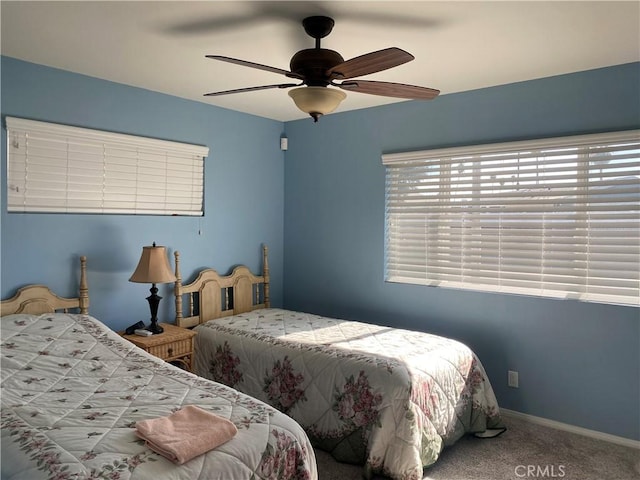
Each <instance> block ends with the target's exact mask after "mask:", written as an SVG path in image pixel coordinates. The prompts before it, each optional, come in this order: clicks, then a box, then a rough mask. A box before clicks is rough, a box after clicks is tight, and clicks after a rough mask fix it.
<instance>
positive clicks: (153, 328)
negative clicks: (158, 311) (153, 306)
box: [147, 320, 164, 335]
mask: <svg viewBox="0 0 640 480" xmlns="http://www.w3.org/2000/svg"><path fill="white" fill-rule="evenodd" d="M147 330H149V331H150V332H151V333H153V334H154V335H157V334H158V333H162V332H164V329H163V328H162V327H161V326H160V325H158V323H157V322H154V321H153V320H152V321H151V325H149V326H148V327H147Z"/></svg>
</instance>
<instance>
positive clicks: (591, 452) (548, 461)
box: [316, 417, 640, 480]
mask: <svg viewBox="0 0 640 480" xmlns="http://www.w3.org/2000/svg"><path fill="white" fill-rule="evenodd" d="M505 424H506V425H507V428H508V430H507V431H506V432H505V433H503V434H502V435H501V436H499V437H497V438H492V439H478V438H473V437H465V438H463V439H461V440H460V441H459V442H458V443H456V444H455V445H454V446H453V447H451V448H448V449H445V451H444V452H442V454H441V455H440V458H439V459H438V461H437V462H436V463H435V464H434V465H432V466H431V467H429V468H427V469H425V471H424V477H423V478H424V480H521V479H524V480H533V479H556V480H558V479H561V480H640V450H637V449H634V448H629V447H622V446H619V445H615V444H612V443H609V442H604V441H600V440H594V439H592V438H589V437H585V436H582V435H577V434H573V433H568V432H564V431H560V430H556V429H553V428H548V427H544V426H541V425H536V424H533V423H529V422H526V421H524V420H521V419H517V418H513V417H506V418H505ZM316 457H317V460H318V470H319V480H361V478H362V468H361V467H359V466H355V465H346V464H341V463H337V462H335V461H334V460H333V459H332V458H331V456H329V455H328V454H327V453H325V452H320V451H316ZM382 478H385V477H375V479H376V480H379V479H382Z"/></svg>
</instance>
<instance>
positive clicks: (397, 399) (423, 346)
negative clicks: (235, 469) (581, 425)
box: [195, 309, 504, 480]
mask: <svg viewBox="0 0 640 480" xmlns="http://www.w3.org/2000/svg"><path fill="white" fill-rule="evenodd" d="M196 330H197V332H198V335H197V336H196V354H195V371H196V373H198V374H199V375H201V376H204V377H207V378H211V379H213V380H216V381H218V382H221V383H225V384H227V385H229V386H233V387H234V388H237V389H238V390H241V391H243V392H245V393H248V394H249V395H252V396H254V397H256V398H258V399H260V400H263V401H265V402H267V403H269V404H271V405H273V406H275V407H277V408H278V409H279V410H281V411H283V412H285V413H287V414H288V415H290V416H291V417H292V418H294V419H295V420H296V421H298V423H300V425H302V426H303V427H304V428H305V430H306V431H307V433H308V434H309V437H310V438H311V441H312V442H313V443H314V444H315V445H316V446H318V447H320V448H322V449H324V450H327V451H329V452H331V454H332V455H333V456H334V457H335V458H336V459H338V460H342V461H347V462H352V463H361V464H364V465H365V470H364V473H365V475H366V476H371V474H372V473H383V474H385V475H387V476H390V477H392V478H394V479H401V480H416V479H421V478H422V476H423V467H426V466H428V465H431V464H432V463H434V462H435V461H436V459H437V458H438V456H439V455H440V452H441V450H442V449H443V448H444V447H445V446H447V445H451V444H453V443H454V442H455V441H456V440H458V439H459V438H460V437H461V436H462V435H464V434H465V433H483V434H486V435H488V436H491V435H495V434H498V433H500V432H502V431H503V430H504V429H503V428H502V423H501V419H500V415H499V408H498V404H497V402H496V398H495V395H494V393H493V390H492V388H491V385H490V384H489V380H488V379H487V376H486V374H485V371H484V369H483V367H482V365H481V363H480V361H479V360H478V359H477V357H476V356H475V354H474V353H473V352H472V351H471V350H470V349H469V348H468V347H467V346H465V345H464V344H462V343H460V342H457V341H454V340H451V339H447V338H443V337H439V336H435V335H430V334H426V333H421V332H415V331H408V330H400V329H392V328H388V327H383V326H378V325H372V324H367V323H360V322H352V321H351V322H349V321H344V320H337V319H331V318H325V317H320V316H317V315H311V314H306V313H300V312H293V311H287V310H280V309H266V310H255V311H253V312H249V313H244V314H240V315H235V316H232V317H227V318H221V319H216V320H212V321H209V322H207V323H205V324H203V325H200V326H199V327H197V328H196Z"/></svg>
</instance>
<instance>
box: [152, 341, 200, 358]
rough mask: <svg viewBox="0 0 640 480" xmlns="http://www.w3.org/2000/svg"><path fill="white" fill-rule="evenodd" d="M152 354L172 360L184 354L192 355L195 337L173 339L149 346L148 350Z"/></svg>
mask: <svg viewBox="0 0 640 480" xmlns="http://www.w3.org/2000/svg"><path fill="white" fill-rule="evenodd" d="M147 351H148V352H149V353H150V354H151V355H155V356H156V357H158V358H161V359H163V360H171V359H173V358H176V357H182V356H184V355H191V353H192V352H193V338H189V339H187V340H173V341H171V342H169V343H165V344H162V345H156V346H154V347H149V349H148V350H147Z"/></svg>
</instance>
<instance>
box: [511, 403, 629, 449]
mask: <svg viewBox="0 0 640 480" xmlns="http://www.w3.org/2000/svg"><path fill="white" fill-rule="evenodd" d="M500 413H501V414H503V415H504V416H505V417H514V418H519V419H521V420H524V421H526V422H531V423H536V424H538V425H543V426H545V427H550V428H555V429H556V430H563V431H565V432H571V433H577V434H578V435H584V436H585V437H591V438H595V439H596V440H604V441H605V442H610V443H615V444H617V445H622V446H624V447H631V448H637V449H640V441H638V440H632V439H630V438H624V437H618V436H617V435H610V434H608V433H603V432H598V431H596V430H589V429H588V428H582V427H576V426H575V425H569V424H568V423H562V422H556V421H555V420H549V419H548V418H542V417H536V416H534V415H529V414H526V413H520V412H516V411H515V410H509V409H506V408H501V409H500Z"/></svg>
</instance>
